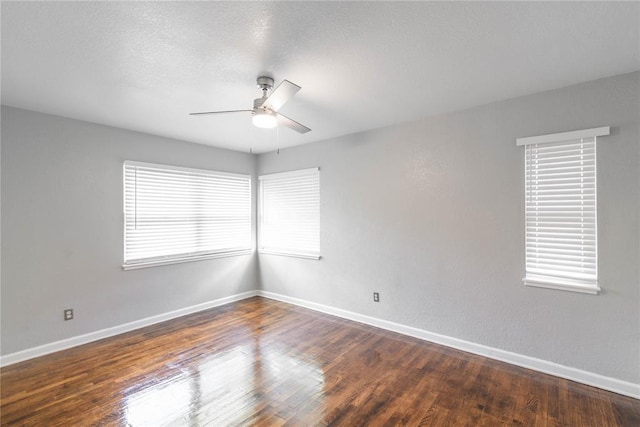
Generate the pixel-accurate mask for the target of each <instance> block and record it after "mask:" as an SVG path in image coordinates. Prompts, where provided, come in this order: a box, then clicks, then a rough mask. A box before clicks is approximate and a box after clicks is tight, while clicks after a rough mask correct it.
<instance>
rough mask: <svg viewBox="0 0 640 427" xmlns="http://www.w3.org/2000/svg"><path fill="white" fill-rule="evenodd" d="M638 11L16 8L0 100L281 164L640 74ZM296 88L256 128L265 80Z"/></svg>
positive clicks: (7, 24) (194, 5) (12, 7)
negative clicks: (450, 116)
mask: <svg viewBox="0 0 640 427" xmlns="http://www.w3.org/2000/svg"><path fill="white" fill-rule="evenodd" d="M639 6H640V4H639V3H637V2H629V3H614V2H586V3H582V2H562V3H556V2H544V3H538V2H535V3H529V2H402V3H399V2H259V3H255V2H251V3H249V2H115V1H114V2H7V1H3V2H2V5H1V8H2V10H1V12H2V103H3V104H6V105H10V106H15V107H20V108H26V109H30V110H35V111H40V112H45V113H51V114H57V115H61V116H65V117H71V118H76V119H80V120H86V121H90V122H96V123H102V124H106V125H111V126H117V127H121V128H125V129H132V130H137V131H141V132H147V133H151V134H156V135H162V136H167V137H172V138H177V139H182V140H186V141H192V142H197V143H202V144H209V145H214V146H219V147H225V148H231V149H235V150H242V151H249V149H250V148H253V151H254V152H264V151H271V150H273V149H275V148H276V147H277V146H280V147H282V148H284V147H288V146H293V145H298V144H303V143H307V142H311V141H317V140H322V139H326V138H330V137H335V136H339V135H344V134H348V133H353V132H358V131H362V130H367V129H372V128H377V127H382V126H386V125H390V124H394V123H399V122H404V121H410V120H415V119H418V118H421V117H425V116H429V115H434V114H439V113H443V112H447V111H453V110H459V109H464V108H468V107H471V106H475V105H481V104H485V103H488V102H493V101H497V100H501V99H507V98H511V97H516V96H520V95H525V94H529V93H534V92H539V91H543V90H548V89H553V88H557V87H562V86H567V85H570V84H574V83H578V82H583V81H588V80H593V79H596V78H600V77H605V76H611V75H615V74H621V73H625V72H630V71H633V70H637V69H639V68H640V59H639V56H640V49H639V32H638V28H639V26H640V24H639V22H640V8H639ZM261 74H265V75H269V76H272V77H273V78H274V79H275V80H276V83H277V82H279V81H280V80H282V79H285V78H286V79H288V80H290V81H292V82H294V83H296V84H298V85H300V86H302V90H301V91H300V92H298V94H297V95H296V96H295V97H294V98H293V99H292V100H291V101H290V102H288V103H287V104H286V105H285V106H284V107H283V108H282V109H281V112H282V113H283V114H285V115H287V116H289V117H291V118H293V119H295V120H297V121H299V122H301V123H303V124H305V125H307V126H309V127H310V128H312V129H313V130H312V132H309V133H307V134H305V135H299V134H297V133H295V132H293V131H291V130H289V129H286V128H283V129H280V131H279V134H278V132H276V131H274V130H260V129H257V128H254V127H253V126H251V124H250V118H249V116H242V115H241V116H239V117H236V116H233V115H224V116H195V117H194V116H188V113H189V112H195V111H212V110H229V109H248V108H251V106H252V101H253V98H256V97H259V95H260V91H259V90H258V88H257V87H256V86H255V79H256V77H257V76H258V75H261Z"/></svg>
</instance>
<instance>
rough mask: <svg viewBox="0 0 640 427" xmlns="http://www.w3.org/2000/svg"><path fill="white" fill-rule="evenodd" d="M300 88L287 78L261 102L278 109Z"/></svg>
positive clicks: (275, 109) (274, 109)
mask: <svg viewBox="0 0 640 427" xmlns="http://www.w3.org/2000/svg"><path fill="white" fill-rule="evenodd" d="M300 89H302V88H301V87H300V86H298V85H296V84H293V83H291V82H290V81H289V80H283V81H282V83H280V84H279V85H278V87H277V88H275V89H274V90H273V92H271V95H269V97H268V98H267V100H266V101H264V102H263V103H262V106H263V107H267V108H269V109H270V110H273V111H278V110H279V109H280V107H282V106H283V105H284V103H285V102H287V101H288V100H289V99H291V97H292V96H293V95H295V94H296V92H298V91H299V90H300Z"/></svg>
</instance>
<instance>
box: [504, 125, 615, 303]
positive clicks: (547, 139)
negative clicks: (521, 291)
mask: <svg viewBox="0 0 640 427" xmlns="http://www.w3.org/2000/svg"><path fill="white" fill-rule="evenodd" d="M609 134H610V127H608V126H605V127H599V128H593V129H584V130H578V131H571V132H562V133H555V134H548V135H540V136H533V137H526V138H518V139H517V140H516V145H518V146H525V150H524V167H523V171H524V177H523V181H524V196H525V197H524V203H523V207H524V249H525V250H524V270H525V272H524V273H525V274H524V277H523V279H522V280H523V282H524V284H525V285H526V286H532V287H540V288H546V289H556V290H563V291H571V292H578V293H586V294H592V295H597V294H598V293H600V292H601V290H602V289H601V287H600V284H599V277H598V226H597V224H598V215H597V212H598V202H597V200H598V199H597V193H598V189H597V187H598V185H597V175H598V169H597V157H598V156H597V140H598V137H600V136H606V135H609ZM590 138H593V153H594V154H593V156H594V157H593V171H594V178H593V193H594V194H593V216H594V220H593V223H594V224H593V228H594V243H593V245H592V246H593V252H594V255H593V258H594V263H595V267H594V274H593V275H594V277H593V278H582V279H581V278H567V277H566V276H565V277H563V276H561V275H558V273H557V270H556V275H553V274H546V275H545V274H540V273H536V272H533V271H529V270H528V264H529V262H528V261H529V254H528V251H527V249H529V248H530V247H532V246H534V243H533V242H530V240H529V239H530V238H529V236H528V231H527V230H528V228H527V226H528V220H527V212H528V209H529V208H530V207H536V206H538V205H537V203H538V202H536V204H530V201H529V193H530V186H531V185H532V184H530V164H529V162H528V161H527V153H528V150H529V149H531V147H527V146H532V145H535V146H540V145H542V146H543V147H544V144H563V143H564V144H569V143H572V142H573V143H575V144H578V141H580V144H583V143H584V142H583V140H584V139H590ZM549 147H551V148H553V146H551V145H550V146H549ZM582 165H583V163H581V164H580V167H583V166H582ZM576 194H578V193H576ZM538 218H539V217H536V219H538ZM542 218H544V216H542ZM576 229H578V227H575V228H574V229H573V230H576ZM584 236H585V235H584V234H581V239H585V237H584ZM531 239H532V240H533V238H531ZM535 245H537V243H536V244H535ZM554 255H556V256H557V254H553V253H552V254H551V256H554ZM537 259H538V258H537V257H532V260H537ZM561 262H562V261H561ZM558 270H561V268H559V269H558Z"/></svg>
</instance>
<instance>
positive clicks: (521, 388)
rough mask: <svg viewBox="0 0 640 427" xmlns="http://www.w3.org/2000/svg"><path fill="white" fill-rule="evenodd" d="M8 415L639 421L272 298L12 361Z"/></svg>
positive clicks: (348, 422)
mask: <svg viewBox="0 0 640 427" xmlns="http://www.w3.org/2000/svg"><path fill="white" fill-rule="evenodd" d="M0 386H1V392H0V398H1V402H0V420H1V424H2V425H3V426H13V425H18V426H47V427H49V426H52V427H55V426H65V427H67V426H135V427H139V426H162V425H171V426H226V425H231V426H236V425H238V426H249V425H250V426H364V425H366V426H398V425H402V426H405V425H406V426H439V427H440V426H446V425H451V426H483V425H486V426H496V425H522V426H536V427H537V426H580V427H582V426H594V427H595V426H597V427H606V426H640V401H638V400H636V399H631V398H628V397H624V396H620V395H617V394H615V393H610V392H606V391H603V390H599V389H595V388H593V387H588V386H585V385H583V384H577V383H573V382H571V381H567V380H563V379H560V378H556V377H552V376H549V375H545V374H541V373H539V372H534V371H530V370H527V369H523V368H518V367H515V366H512V365H508V364H505V363H502V362H497V361H494V360H490V359H486V358H483V357H480V356H477V355H472V354H468V353H464V352H461V351H458V350H454V349H450V348H446V347H443V346H439V345H435V344H431V343H428V342H424V341H420V340H418V339H415V338H411V337H406V336H403V335H398V334H395V333H392V332H389V331H384V330H379V329H376V328H374V327H370V326H366V325H362V324H358V323H354V322H350V321H347V320H344V319H340V318H336V317H332V316H329V315H325V314H322V313H318V312H314V311H311V310H306V309H303V308H300V307H296V306H291V305H288V304H285V303H281V302H276V301H273V300H269V299H265V298H259V297H255V298H251V299H248V300H244V301H240V302H236V303H232V304H228V305H225V306H221V307H217V308H214V309H211V310H207V311H203V312H200V313H196V314H192V315H189V316H185V317H182V318H179V319H174V320H171V321H168V322H164V323H161V324H157V325H153V326H150V327H147V328H143V329H139V330H136V331H132V332H129V333H126V334H122V335H119V336H116V337H112V338H108V339H104V340H101V341H97V342H94V343H90V344H86V345H83V346H79V347H75V348H72V349H69V350H65V351H61V352H58V353H55V354H51V355H47V356H43V357H40V358H37V359H32V360H29V361H26V362H22V363H18V364H15V365H11V366H8V367H5V368H2V369H1V370H0Z"/></svg>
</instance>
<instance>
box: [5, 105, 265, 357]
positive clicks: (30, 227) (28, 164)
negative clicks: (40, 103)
mask: <svg viewBox="0 0 640 427" xmlns="http://www.w3.org/2000/svg"><path fill="white" fill-rule="evenodd" d="M124 160H140V161H146V162H152V163H165V164H172V165H179V166H185V167H194V168H205V169H213V170H220V171H227V172H237V173H246V174H252V175H254V176H255V167H256V158H255V156H252V155H249V154H245V153H240V152H234V151H228V150H222V149H216V148H212V147H206V146H203V145H197V144H190V143H186V142H181V141H175V140H170V139H165V138H160V137H156V136H151V135H145V134H140V133H135V132H129V131H125V130H121V129H116V128H110V127H105V126H99V125H95V124H91V123H86V122H80V121H75V120H69V119H64V118H61V117H55V116H49V115H43V114H38V113H34V112H29V111H25V110H19V109H14V108H9V107H2V179H1V183H2V296H1V301H2V306H1V310H2V336H1V338H2V354H9V353H13V352H16V351H19V350H24V349H27V348H31V347H34V346H38V345H41V344H46V343H50V342H54V341H57V340H61V339H64V338H69V337H73V336H76V335H80V334H83V333H88V332H94V331H97V330H100V329H103V328H107V327H112V326H117V325H121V324H123V323H126V322H130V321H134V320H139V319H143V318H145V317H149V316H153V315H158V314H164V313H166V312H169V311H172V310H177V309H181V308H184V307H188V306H191V305H195V304H199V303H203V302H207V301H210V300H214V299H217V298H222V297H225V296H229V295H235V294H238V293H240V292H244V291H248V290H254V289H256V281H257V279H256V271H257V270H256V266H255V263H256V261H255V257H254V256H253V255H245V256H238V257H231V258H219V259H213V260H206V261H198V262H191V263H184V264H175V265H169V266H162V267H154V268H146V269H140V270H131V271H123V270H122V269H121V264H122V262H123V259H122V256H123V255H122V252H123V235H122V234H123V231H122V162H123V161H124ZM254 185H255V182H254ZM254 206H255V201H254ZM254 230H255V224H254ZM254 234H255V233H254ZM70 307H71V308H74V310H75V313H74V314H75V319H74V320H73V321H70V322H64V321H63V320H62V310H63V309H64V308H70Z"/></svg>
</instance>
